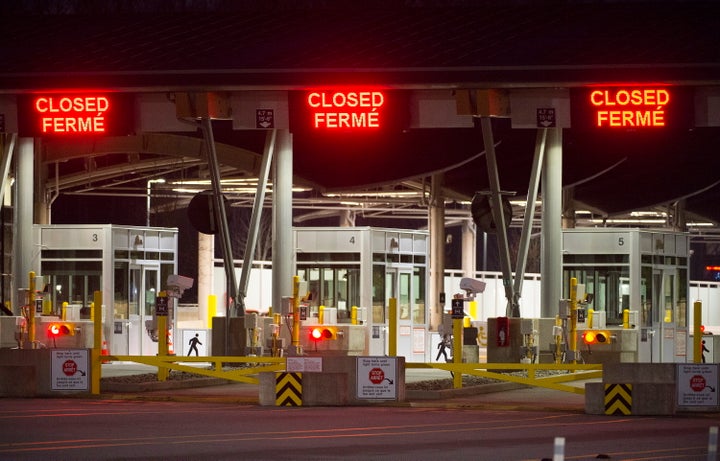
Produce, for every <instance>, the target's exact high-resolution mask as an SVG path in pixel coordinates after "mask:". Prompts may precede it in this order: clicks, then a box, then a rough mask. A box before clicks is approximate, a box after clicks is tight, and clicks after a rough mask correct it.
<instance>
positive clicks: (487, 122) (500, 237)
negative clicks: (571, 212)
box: [480, 117, 520, 317]
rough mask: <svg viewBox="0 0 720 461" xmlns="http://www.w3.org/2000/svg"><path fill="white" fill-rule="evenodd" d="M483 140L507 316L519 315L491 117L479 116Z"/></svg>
mask: <svg viewBox="0 0 720 461" xmlns="http://www.w3.org/2000/svg"><path fill="white" fill-rule="evenodd" d="M480 125H481V127H482V135H483V142H484V143H485V159H486V160H487V169H488V182H489V183H490V206H491V208H492V215H493V220H494V221H495V228H496V229H497V241H498V252H499V256H500V269H501V270H502V274H503V287H504V288H505V298H506V299H507V308H506V312H507V316H508V317H519V316H520V312H519V309H516V306H514V305H513V287H512V273H511V270H510V245H509V244H508V237H507V229H506V226H505V216H504V213H503V210H502V208H503V207H502V201H501V194H500V177H499V175H498V169H497V159H496V157H495V143H494V141H493V132H492V119H491V118H490V117H480Z"/></svg>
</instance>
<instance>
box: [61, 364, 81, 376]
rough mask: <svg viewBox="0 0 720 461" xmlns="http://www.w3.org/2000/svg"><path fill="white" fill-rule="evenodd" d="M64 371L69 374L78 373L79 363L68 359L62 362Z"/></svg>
mask: <svg viewBox="0 0 720 461" xmlns="http://www.w3.org/2000/svg"><path fill="white" fill-rule="evenodd" d="M62 371H63V373H65V374H66V375H67V376H73V375H74V374H75V373H77V363H75V361H74V360H66V361H65V363H63V364H62Z"/></svg>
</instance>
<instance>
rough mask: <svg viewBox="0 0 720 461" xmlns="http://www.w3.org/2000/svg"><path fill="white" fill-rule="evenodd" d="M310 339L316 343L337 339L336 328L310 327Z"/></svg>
mask: <svg viewBox="0 0 720 461" xmlns="http://www.w3.org/2000/svg"><path fill="white" fill-rule="evenodd" d="M310 339H311V340H313V341H315V342H317V341H325V340H327V339H337V328H335V327H312V328H310Z"/></svg>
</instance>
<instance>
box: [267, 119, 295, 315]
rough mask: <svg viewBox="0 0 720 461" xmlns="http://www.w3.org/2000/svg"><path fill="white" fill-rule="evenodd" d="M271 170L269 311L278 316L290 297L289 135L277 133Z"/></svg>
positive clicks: (292, 261)
mask: <svg viewBox="0 0 720 461" xmlns="http://www.w3.org/2000/svg"><path fill="white" fill-rule="evenodd" d="M276 142H277V145H276V151H275V154H276V155H275V162H274V168H273V176H274V177H273V208H272V211H273V213H272V217H273V220H272V240H273V241H272V249H273V252H272V263H273V280H272V303H273V304H272V308H273V312H281V309H282V298H283V297H289V296H292V288H293V284H292V282H293V279H292V277H293V275H294V274H295V270H294V268H295V248H293V234H292V185H293V184H292V179H293V178H292V175H293V152H292V135H291V134H290V131H289V130H278V132H277V140H276Z"/></svg>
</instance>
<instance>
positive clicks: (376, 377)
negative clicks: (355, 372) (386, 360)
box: [369, 368, 385, 384]
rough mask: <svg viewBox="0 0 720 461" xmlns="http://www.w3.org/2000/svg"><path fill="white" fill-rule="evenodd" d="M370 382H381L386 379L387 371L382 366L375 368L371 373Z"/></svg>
mask: <svg viewBox="0 0 720 461" xmlns="http://www.w3.org/2000/svg"><path fill="white" fill-rule="evenodd" d="M369 378H370V382H371V383H373V384H380V383H381V382H383V380H384V379H385V372H384V371H382V368H373V369H372V370H370V373H369Z"/></svg>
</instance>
